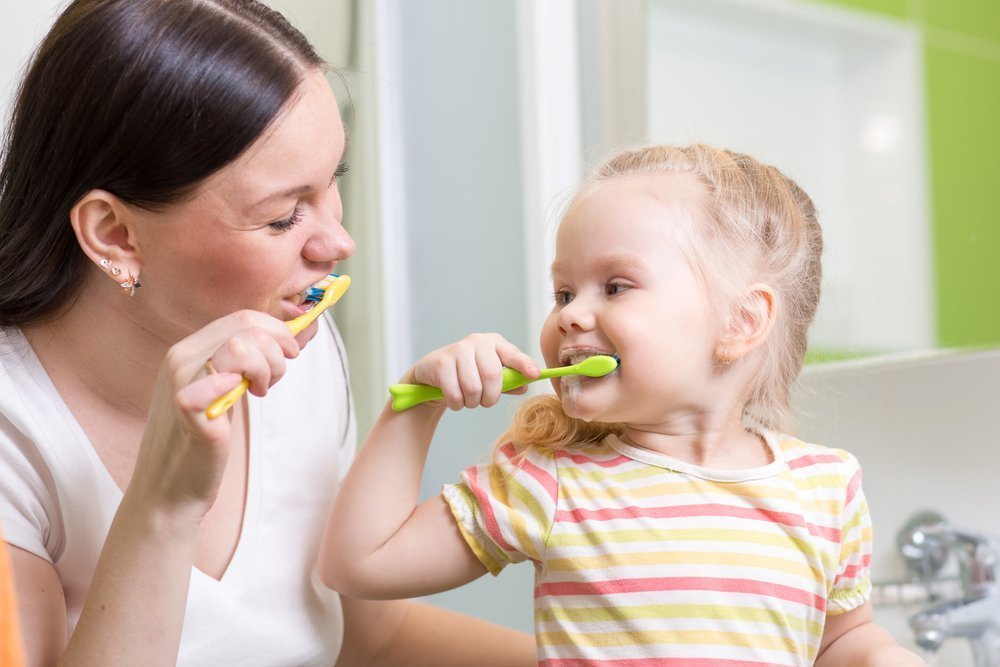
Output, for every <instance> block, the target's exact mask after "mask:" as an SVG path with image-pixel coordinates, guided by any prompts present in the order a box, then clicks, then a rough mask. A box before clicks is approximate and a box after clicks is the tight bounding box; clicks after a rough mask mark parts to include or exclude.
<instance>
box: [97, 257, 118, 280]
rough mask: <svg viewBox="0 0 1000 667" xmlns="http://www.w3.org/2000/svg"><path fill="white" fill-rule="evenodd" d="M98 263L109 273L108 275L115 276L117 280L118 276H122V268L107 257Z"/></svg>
mask: <svg viewBox="0 0 1000 667" xmlns="http://www.w3.org/2000/svg"><path fill="white" fill-rule="evenodd" d="M98 263H99V264H100V265H101V268H102V269H104V270H105V271H107V272H108V273H110V274H111V275H113V276H114V277H115V278H117V277H118V276H120V275H121V274H122V267H120V266H118V265H116V264H112V263H111V260H110V259H108V258H107V257H105V258H103V259H102V260H101V261H100V262H98Z"/></svg>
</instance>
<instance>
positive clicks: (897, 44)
mask: <svg viewBox="0 0 1000 667" xmlns="http://www.w3.org/2000/svg"><path fill="white" fill-rule="evenodd" d="M857 4H858V3H854V2H851V1H850V0H827V1H826V2H806V1H802V0H617V1H608V0H582V1H581V2H580V3H579V5H578V8H579V13H580V15H579V21H580V27H581V28H580V45H579V53H580V64H579V67H580V71H581V76H580V87H581V99H582V100H583V105H582V107H583V112H582V115H581V122H582V126H583V132H582V134H583V137H584V139H583V156H584V162H585V163H586V166H590V165H593V164H594V163H595V162H596V161H597V160H599V159H600V157H601V156H603V155H605V154H606V153H607V152H608V151H609V150H611V149H613V148H614V147H616V146H620V145H622V144H634V143H640V142H663V143H690V142H696V141H703V142H707V143H713V144H720V145H725V146H727V147H730V148H732V149H734V150H739V151H744V152H747V153H750V154H751V155H754V156H755V157H760V158H763V159H764V160H766V161H769V162H771V163H772V164H775V165H777V166H779V168H781V169H782V170H783V171H785V172H786V173H787V174H788V175H790V176H791V177H793V178H794V179H795V180H797V181H798V182H799V183H800V185H802V186H803V188H804V189H805V190H806V191H807V192H809V193H810V195H811V196H812V197H813V199H814V200H815V202H816V204H817V207H818V209H819V212H820V219H821V222H822V224H823V226H824V232H825V239H826V250H825V253H824V284H823V298H822V301H821V305H820V309H819V312H818V314H817V320H816V323H815V325H814V328H813V330H812V332H811V341H812V346H813V349H812V357H813V359H817V358H818V359H823V358H841V357H857V356H867V355H872V354H884V353H892V352H905V351H912V350H925V349H928V348H934V347H939V346H964V345H984V344H985V345H989V344H994V343H996V342H998V341H1000V307H998V306H995V305H991V304H992V303H993V302H994V301H995V300H994V299H992V298H990V297H989V296H988V293H989V292H990V291H992V290H991V289H990V288H988V287H987V286H986V285H985V284H984V281H986V282H987V283H992V284H993V285H994V287H995V286H996V285H997V284H998V282H1000V273H998V269H997V268H996V267H995V264H996V263H995V262H994V261H993V260H991V259H989V256H988V251H986V250H985V249H983V248H981V247H980V246H981V244H982V243H992V244H993V247H994V248H995V247H997V246H996V243H997V241H1000V238H998V232H997V231H996V227H997V225H996V224H995V218H996V215H995V214H992V213H990V214H984V213H983V211H989V210H991V209H992V205H990V204H989V203H988V202H987V199H986V194H985V193H984V192H979V193H976V192H974V191H973V190H972V189H971V187H969V186H968V185H963V184H962V180H963V179H965V178H967V177H969V178H972V179H982V178H985V175H984V176H982V177H980V176H979V175H978V174H977V172H975V170H969V166H972V165H975V164H982V166H983V167H984V168H986V167H988V166H989V165H988V163H987V162H986V161H985V159H984V158H983V157H980V156H981V155H986V154H988V153H983V152H981V147H982V146H983V145H985V146H995V145H996V144H998V143H1000V139H998V137H1000V133H998V132H997V130H996V127H995V123H993V122H988V115H987V114H988V113H989V110H990V109H992V110H993V112H998V111H1000V100H998V99H996V95H995V94H994V93H991V92H986V91H989V90H995V86H989V85H987V84H988V81H989V80H991V79H990V78H989V77H995V76H996V75H997V74H998V72H997V71H996V70H998V69H1000V65H998V63H1000V57H998V56H1000V41H996V40H997V39H1000V34H998V35H993V37H994V40H993V41H987V40H979V41H977V38H976V37H974V36H971V35H967V34H965V33H963V32H958V31H956V30H954V27H955V25H956V21H957V20H959V18H961V19H963V20H965V21H966V22H967V23H969V25H967V26H965V28H964V30H965V31H966V32H972V31H973V30H978V28H975V27H974V26H973V25H972V24H971V21H972V20H973V19H974V17H973V16H971V14H970V15H969V16H962V17H957V15H948V13H947V12H946V11H945V10H943V9H942V10H940V12H939V13H938V14H935V13H934V12H923V13H921V14H919V15H918V14H915V13H913V12H915V10H914V9H913V8H912V6H911V7H908V8H900V9H896V7H895V5H898V4H899V3H889V2H871V3H863V4H864V5H865V7H866V9H868V10H870V11H861V10H858V9H856V8H854V7H853V6H852V5H857ZM910 4H911V5H912V3H910ZM980 19H981V20H986V19H988V17H985V16H984V17H980ZM944 25H947V26H949V31H948V32H947V33H946V32H945V31H944V30H943V28H942V27H940V26H944ZM980 32H987V33H988V32H989V31H988V30H982V31H980ZM994 32H997V31H994ZM993 80H995V79H993ZM977 82H978V83H977ZM961 86H965V87H966V88H967V89H963V94H965V95H966V98H965V100H964V102H959V101H957V98H955V97H954V93H957V92H959V91H958V89H959V87H961ZM945 119H950V122H949V123H947V124H945ZM965 123H970V124H971V127H970V128H969V129H970V130H971V128H973V127H974V128H978V129H979V130H980V131H981V134H980V135H979V136H978V137H975V138H973V136H970V135H969V132H967V131H966V132H964V133H962V132H961V131H960V130H958V129H957V128H958V127H959V126H961V125H963V124H965ZM956 167H961V168H962V176H959V175H958V173H956V171H955V168H956ZM993 171H994V173H995V167H994V168H993ZM977 211H978V212H977ZM991 217H992V219H994V224H990V223H989V222H987V220H986V219H984V218H987V219H988V218H991ZM973 267H974V268H973ZM973 294H978V295H980V297H984V298H985V301H984V300H980V299H976V298H973V297H972V295H973Z"/></svg>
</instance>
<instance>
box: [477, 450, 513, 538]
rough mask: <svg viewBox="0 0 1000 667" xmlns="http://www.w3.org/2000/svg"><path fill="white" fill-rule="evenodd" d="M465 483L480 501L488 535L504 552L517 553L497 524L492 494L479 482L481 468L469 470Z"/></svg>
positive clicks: (480, 508)
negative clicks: (491, 500) (491, 499)
mask: <svg viewBox="0 0 1000 667" xmlns="http://www.w3.org/2000/svg"><path fill="white" fill-rule="evenodd" d="M465 481H466V484H468V486H469V489H470V490H471V491H472V493H473V494H474V495H475V496H476V500H478V501H479V510H480V511H481V512H482V513H483V524H484V526H483V527H484V528H485V529H486V532H487V534H489V536H490V537H492V538H493V541H494V542H496V543H497V546H498V547H500V548H501V549H503V550H504V551H507V552H513V551H515V549H514V548H513V547H512V546H510V545H509V544H507V540H505V539H504V538H503V535H502V534H501V533H500V525H499V524H498V523H497V518H496V516H495V515H494V514H493V506H492V505H491V504H490V494H489V492H488V491H486V490H485V489H483V487H482V485H481V484H480V482H479V468H469V469H468V470H467V471H466V476H465Z"/></svg>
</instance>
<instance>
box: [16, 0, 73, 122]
mask: <svg viewBox="0 0 1000 667" xmlns="http://www.w3.org/2000/svg"><path fill="white" fill-rule="evenodd" d="M64 4H65V3H64V2H62V1H61V0H32V1H31V2H6V3H4V7H3V10H2V12H0V18H2V20H0V100H2V106H0V112H2V117H0V120H2V123H3V125H2V126H3V127H6V124H7V121H8V119H9V117H10V106H11V98H12V97H13V95H14V93H15V89H16V87H17V84H18V82H19V80H20V78H21V73H22V71H23V70H24V68H25V67H26V66H27V64H28V62H29V61H30V59H31V55H32V54H33V53H34V50H35V46H36V45H37V44H38V42H39V41H40V40H41V39H42V37H44V36H45V33H46V31H47V30H48V29H49V26H50V25H52V22H53V21H55V18H56V16H57V15H58V13H59V10H60V9H62V7H63V5H64Z"/></svg>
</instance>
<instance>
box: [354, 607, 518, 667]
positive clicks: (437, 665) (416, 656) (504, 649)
mask: <svg viewBox="0 0 1000 667" xmlns="http://www.w3.org/2000/svg"><path fill="white" fill-rule="evenodd" d="M341 600H342V603H343V606H344V646H343V649H342V650H341V652H340V657H339V658H338V660H337V667H357V666H358V665H380V666H382V667H468V665H476V666H477V667H529V665H530V666H532V667H533V666H534V665H535V664H537V663H536V658H535V641H534V638H533V637H532V636H531V635H529V634H526V633H524V632H518V631H516V630H511V629H510V628H507V627H504V626H502V625H496V624H494V623H489V622H487V621H483V620H480V619H477V618H472V617H470V616H463V615H461V614H458V613H455V612H452V611H448V610H446V609H441V608H439V607H434V606H431V605H425V604H417V603H413V602H408V601H388V602H383V601H377V602H373V601H368V600H355V599H352V598H347V597H341Z"/></svg>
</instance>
